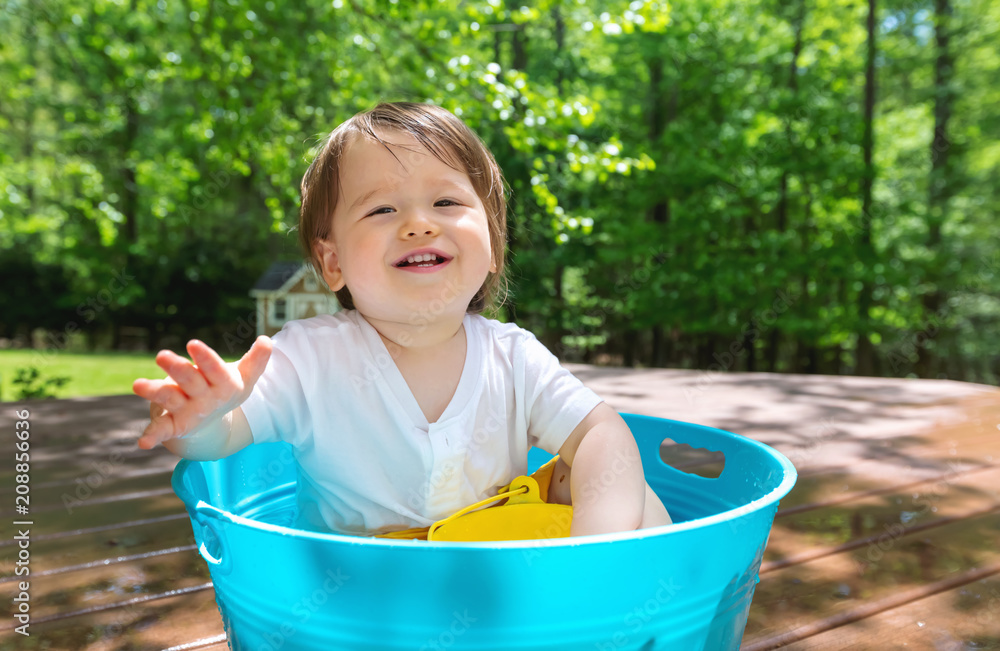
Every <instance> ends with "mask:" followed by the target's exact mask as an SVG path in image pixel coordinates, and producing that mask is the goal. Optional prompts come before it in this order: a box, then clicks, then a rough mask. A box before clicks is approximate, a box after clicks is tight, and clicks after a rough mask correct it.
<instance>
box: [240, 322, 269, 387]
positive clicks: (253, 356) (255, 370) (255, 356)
mask: <svg viewBox="0 0 1000 651" xmlns="http://www.w3.org/2000/svg"><path fill="white" fill-rule="evenodd" d="M272 346H273V344H272V342H271V339H270V337H265V336H263V335H261V336H260V337H257V340H256V341H254V342H253V346H251V347H250V350H248V351H247V353H246V355H244V356H243V357H242V358H240V361H239V362H238V363H237V364H236V368H238V369H239V371H240V375H241V376H242V377H243V386H245V387H252V386H253V385H255V384H257V380H258V379H260V376H261V374H262V373H263V372H264V369H265V368H267V360H269V359H270V358H271V348H272Z"/></svg>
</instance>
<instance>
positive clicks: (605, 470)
mask: <svg viewBox="0 0 1000 651" xmlns="http://www.w3.org/2000/svg"><path fill="white" fill-rule="evenodd" d="M559 456H560V458H562V459H563V460H564V461H565V462H566V464H567V465H568V466H570V467H571V468H572V469H573V472H572V473H570V490H571V492H572V495H573V523H572V526H571V527H570V535H572V536H586V535H590V534H598V533H611V532H616V531H632V530H635V529H637V528H638V527H639V525H640V524H641V523H642V517H643V509H644V506H645V497H646V480H645V477H644V475H643V472H642V458H641V457H640V455H639V448H638V446H636V444H635V438H634V437H633V436H632V432H631V431H630V430H629V428H628V425H626V424H625V421H624V420H622V417H621V416H619V415H618V412H616V411H615V410H614V409H612V408H611V406H610V405H608V404H607V403H605V402H602V403H601V404H599V405H597V406H596V407H594V409H593V410H592V411H591V412H590V413H589V414H587V416H586V417H585V418H584V419H583V421H581V422H580V424H579V425H577V426H576V429H574V430H573V432H572V434H570V436H569V438H568V439H566V442H565V443H563V445H562V447H561V448H560V449H559Z"/></svg>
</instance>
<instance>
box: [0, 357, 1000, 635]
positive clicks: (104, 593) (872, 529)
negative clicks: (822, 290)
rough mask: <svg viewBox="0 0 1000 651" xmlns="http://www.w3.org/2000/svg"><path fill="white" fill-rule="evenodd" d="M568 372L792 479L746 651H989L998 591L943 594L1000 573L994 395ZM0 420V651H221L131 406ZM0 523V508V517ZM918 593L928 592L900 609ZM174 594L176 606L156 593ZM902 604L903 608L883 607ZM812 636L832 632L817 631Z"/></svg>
mask: <svg viewBox="0 0 1000 651" xmlns="http://www.w3.org/2000/svg"><path fill="white" fill-rule="evenodd" d="M571 368H572V370H574V372H576V373H577V374H578V375H579V376H580V377H581V378H582V379H584V381H585V382H586V383H587V384H588V385H589V386H591V388H593V389H594V390H595V391H597V392H598V393H599V394H600V395H602V396H604V397H605V398H606V399H607V400H608V401H609V403H610V404H612V406H614V407H615V408H617V409H619V410H620V411H626V412H631V413H644V414H649V415H654V416H661V417H666V418H675V419H678V420H684V421H689V422H698V423H702V424H706V425H711V426H715V427H721V428H723V429H728V430H730V431H736V432H739V433H742V434H746V435H748V436H751V437H753V438H756V439H758V440H762V441H764V442H767V443H769V444H772V445H774V446H775V447H777V448H778V449H780V450H782V451H783V452H785V454H786V455H788V456H789V457H790V458H791V459H792V460H793V462H794V463H795V464H796V467H797V468H798V470H799V472H800V480H799V483H798V484H797V486H796V488H795V490H794V491H793V492H792V493H791V494H790V495H789V496H788V497H787V498H786V499H785V500H783V502H782V504H781V510H780V511H779V514H778V517H777V519H776V520H775V526H774V529H773V531H772V535H771V540H770V543H769V546H768V550H767V553H766V556H765V563H764V565H763V566H762V573H761V583H760V584H759V585H758V588H757V592H756V596H755V598H754V602H753V605H752V607H751V613H750V620H749V623H748V627H747V634H746V636H745V638H744V648H745V649H751V650H753V649H756V648H757V647H759V645H760V644H761V643H763V642H766V641H767V640H769V639H770V640H772V641H773V640H775V639H778V641H779V642H780V645H779V646H777V647H774V648H787V649H809V650H810V651H830V650H833V649H846V648H852V649H854V648H862V649H863V648H878V649H882V648H886V649H891V648H906V649H915V648H928V649H930V648H934V649H949V650H951V649H954V650H955V651H958V649H962V651H965V650H966V649H973V648H975V649H1000V641H998V639H997V637H998V633H997V631H998V626H997V624H996V622H997V621H1000V587H998V586H1000V578H998V577H1000V574H998V573H993V574H990V575H988V576H984V577H980V578H978V579H976V580H972V581H969V582H967V583H965V584H962V585H955V586H951V585H950V584H949V583H948V581H954V580H955V577H959V578H960V579H961V580H964V578H962V577H967V576H969V574H968V573H969V572H973V573H974V572H977V571H982V569H981V568H984V567H985V568H990V567H993V566H994V565H995V566H996V567H997V569H998V570H1000V552H997V551H996V550H997V549H998V548H1000V517H998V515H997V513H996V511H990V509H992V508H995V507H996V505H997V504H998V502H1000V499H998V492H1000V432H998V427H1000V391H997V390H996V389H995V388H989V387H981V386H976V385H964V384H961V383H956V382H942V381H907V380H892V379H882V378H825V377H821V376H774V375H768V374H704V373H701V372H691V371H674V370H664V369H657V370H630V369H606V368H596V367H585V366H577V365H571ZM15 406H16V407H17V408H23V407H25V406H27V407H28V408H29V409H30V410H31V412H32V417H31V420H32V428H33V429H32V438H31V441H32V488H33V492H32V500H33V504H32V506H33V507H36V508H37V510H35V511H34V512H33V516H34V518H35V526H34V527H33V529H32V536H33V542H32V548H31V549H32V568H33V569H34V570H35V572H37V573H39V574H38V576H37V578H36V579H35V580H36V583H35V587H34V588H33V591H34V592H33V607H34V608H35V610H34V611H33V613H34V615H35V617H37V618H41V619H39V620H37V621H38V623H34V624H33V625H32V629H31V630H32V636H31V637H30V638H23V637H22V636H16V637H14V636H13V634H12V633H11V632H10V631H9V630H0V651H6V650H7V649H35V648H37V649H41V648H52V649H81V650H86V651H93V650H99V649H100V650H103V649H122V650H124V649H129V650H138V649H142V650H146V649H149V650H154V649H155V650H162V649H167V648H174V647H177V649H176V651H181V649H184V648H185V645H188V644H196V648H198V649H208V650H209V651H221V650H222V649H225V648H228V647H227V645H226V644H225V643H221V642H219V641H218V639H219V636H220V634H221V633H222V623H221V620H220V618H219V614H218V611H217V609H216V607H215V602H214V593H213V591H212V590H211V588H208V589H204V586H205V585H206V584H207V582H208V581H209V579H208V571H207V567H206V566H205V564H204V562H203V561H202V560H201V559H200V557H199V556H198V555H197V552H196V551H194V550H193V549H192V547H191V546H192V544H193V536H192V533H191V527H190V524H189V522H188V520H187V517H186V514H185V513H184V511H183V507H182V505H181V503H180V501H179V500H177V499H176V497H174V496H173V495H172V493H171V492H170V490H169V478H170V472H171V470H172V468H173V466H174V465H175V464H176V461H177V459H176V458H174V457H173V456H172V455H170V454H169V453H167V452H166V451H165V450H163V449H162V448H158V449H157V450H156V451H141V450H138V449H137V448H136V447H135V440H136V438H137V436H138V433H139V432H140V431H141V429H142V427H143V425H144V422H145V421H146V418H147V414H148V408H147V406H146V403H145V402H144V401H142V400H140V399H137V398H135V397H134V396H114V397H108V398H87V399H76V400H60V401H45V402H28V403H23V404H19V405H11V404H9V403H8V404H4V405H2V407H3V408H8V407H9V409H0V442H7V441H9V440H10V434H11V432H12V431H13V428H12V426H9V425H10V423H11V422H12V420H13V417H12V413H11V411H12V408H13V407H15ZM688 470H689V471H698V470H697V469H695V468H693V467H691V468H688ZM12 474H13V472H12V469H11V468H9V467H7V468H0V485H4V486H11V485H12V481H13V477H12ZM88 479H89V485H87V482H88ZM88 488H89V490H88ZM77 489H80V490H81V492H82V493H81V494H79V495H78V494H76V493H75V491H76V490H77ZM5 492H6V491H5ZM84 494H85V495H84ZM67 495H68V496H69V499H67V498H66V496H67ZM72 498H76V499H77V500H79V501H78V502H74V501H73V499H72ZM921 498H922V501H920V500H921ZM67 504H68V505H69V508H67ZM12 506H13V504H6V503H5V504H0V514H3V517H4V519H5V520H9V519H11V517H12V515H11V514H10V512H9V510H10V509H11V508H12ZM5 509H6V510H5ZM903 517H906V518H909V519H908V520H907V523H906V524H907V526H909V527H916V528H917V529H915V530H913V531H912V532H910V531H907V532H905V533H903V534H902V535H897V536H894V537H892V539H891V545H890V546H889V549H888V550H885V551H884V553H883V554H881V555H880V557H879V558H878V560H877V562H874V563H873V562H870V559H869V558H868V556H869V555H870V550H871V547H870V545H869V544H868V543H870V542H872V539H873V538H874V543H875V544H876V545H877V544H878V538H877V536H878V535H880V534H881V533H882V532H883V531H885V527H887V526H889V527H892V526H893V525H894V524H901V518H903ZM893 530H895V529H893ZM866 541H867V542H866ZM9 542H10V541H9V540H0V596H3V598H5V599H9V598H10V596H11V594H13V593H12V591H13V589H14V585H15V584H14V583H13V582H12V581H10V580H7V581H4V580H3V578H4V577H5V576H6V577H7V578H8V579H10V578H12V577H11V573H12V570H13V564H12V560H13V556H12V553H13V551H14V548H13V547H12V546H11V545H10V544H9ZM5 543H7V544H5ZM103 561H109V562H108V563H104V562H103ZM776 563H777V564H776ZM782 563H784V564H782ZM199 586H201V587H199ZM927 586H932V587H934V590H936V592H932V593H928V594H923V593H919V594H918V592H919V591H920V590H925V591H926V589H927ZM935 586H936V587H935ZM176 589H190V590H194V592H191V593H189V594H182V595H178V596H170V594H171V593H170V592H169V591H170V590H176ZM914 591H917V592H914ZM901 594H902V595H910V597H912V598H910V599H909V600H908V601H906V602H905V603H895V602H893V601H892V600H893V599H894V598H896V597H897V596H898V595H901ZM164 595H167V596H164ZM914 595H915V596H914ZM976 595H978V597H977V596H976ZM143 599H152V600H150V601H142V600H143ZM137 600H138V601H137ZM869 611H871V612H869ZM50 617H51V618H53V619H50V620H48V621H46V619H45V618H50ZM838 617H839V618H841V619H845V618H846V619H848V620H850V621H841V622H839V623H837V622H838V621H839V620H836V619H835V618H838ZM990 618H992V619H990ZM920 621H923V622H924V626H918V625H915V624H913V622H920ZM831 622H833V623H835V624H837V625H836V627H835V628H827V629H824V628H823V627H824V626H829V625H830V623H831ZM970 622H971V623H970ZM977 622H978V623H977ZM810 627H812V628H811V629H810ZM991 627H992V628H991ZM821 629H822V630H821ZM789 631H798V632H799V633H800V634H797V635H796V636H791V637H789ZM803 631H804V634H802V633H803ZM782 635H784V636H785V638H786V639H785V641H783V642H782V641H781V640H780V636H782ZM792 638H795V639H792ZM755 645H756V646H755ZM893 645H895V646H893ZM935 645H936V646H935ZM942 645H945V646H942ZM947 645H951V646H947ZM956 645H957V646H956ZM961 645H966V646H961ZM969 645H972V646H969ZM976 645H978V646H976ZM991 645H992V646H991ZM191 648H194V647H191Z"/></svg>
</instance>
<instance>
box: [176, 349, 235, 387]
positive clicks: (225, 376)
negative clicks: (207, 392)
mask: <svg viewBox="0 0 1000 651" xmlns="http://www.w3.org/2000/svg"><path fill="white" fill-rule="evenodd" d="M187 351H188V355H190V356H191V359H193V360H194V362H195V364H197V365H198V370H199V371H201V374H202V375H203V376H204V378H205V380H206V381H207V382H208V384H209V386H225V385H226V384H227V383H230V382H232V379H233V378H232V376H231V375H230V374H229V371H227V370H226V362H225V361H223V359H222V358H221V357H219V354H218V353H216V352H215V351H214V350H212V349H211V348H210V347H209V346H208V345H207V344H205V343H204V342H201V341H198V340H197V339H192V340H191V341H189V342H188V345H187Z"/></svg>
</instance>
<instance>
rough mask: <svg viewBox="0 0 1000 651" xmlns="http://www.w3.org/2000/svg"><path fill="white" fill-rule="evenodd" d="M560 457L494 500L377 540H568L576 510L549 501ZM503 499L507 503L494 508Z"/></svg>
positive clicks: (490, 498) (382, 536)
mask: <svg viewBox="0 0 1000 651" xmlns="http://www.w3.org/2000/svg"><path fill="white" fill-rule="evenodd" d="M557 458H558V457H555V458H553V459H551V460H550V461H549V462H548V463H546V464H545V465H544V466H542V467H541V468H539V469H538V470H536V471H535V472H533V473H532V474H531V476H530V477H525V476H523V475H522V476H520V477H515V478H514V480H513V481H512V482H510V484H508V485H507V486H504V487H503V488H501V489H500V491H499V492H498V493H497V494H496V495H494V496H493V497H488V498H486V499H485V500H482V501H480V502H476V503H475V504H472V505H471V506H467V507H465V508H464V509H462V510H461V511H458V512H457V513H454V514H453V515H450V516H448V517H447V518H444V519H443V520H438V521H437V522H435V523H434V524H432V525H431V526H429V527H423V528H419V529H405V530H403V531H391V532H389V533H385V534H381V535H379V536H376V537H377V538H394V539H400V538H405V539H413V540H430V541H439V540H443V541H450V542H472V541H499V540H538V539H541V538H567V537H569V528H570V524H571V523H572V521H573V507H572V506H567V505H565V504H549V503H548V502H547V501H546V500H548V497H549V484H550V483H551V482H552V473H553V471H554V470H555V465H556V459H557ZM501 500H507V501H506V502H505V503H504V504H500V505H493V506H491V505H492V504H494V503H495V502H499V501H501ZM484 507H489V508H484Z"/></svg>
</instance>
